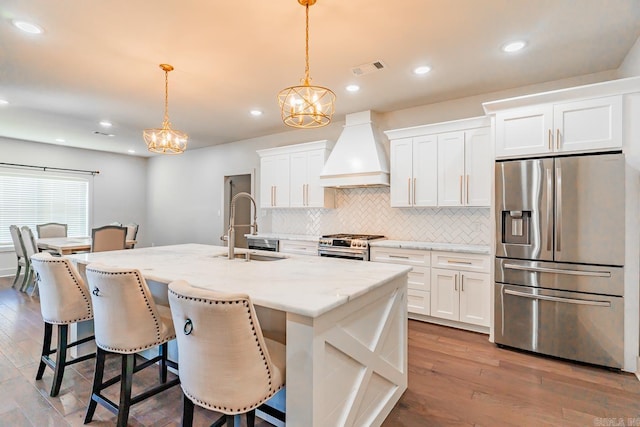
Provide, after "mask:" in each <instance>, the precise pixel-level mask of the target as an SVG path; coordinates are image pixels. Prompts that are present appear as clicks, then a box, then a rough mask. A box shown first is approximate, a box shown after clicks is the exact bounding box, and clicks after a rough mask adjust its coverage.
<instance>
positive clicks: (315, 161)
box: [258, 141, 334, 208]
mask: <svg viewBox="0 0 640 427" xmlns="http://www.w3.org/2000/svg"><path fill="white" fill-rule="evenodd" d="M329 149H330V144H329V143H328V141H317V142H309V143H305V144H297V145H290V146H286V147H278V148H271V149H266V150H259V151H258V155H259V156H260V207H263V208H288V207H292V208H332V207H334V190H333V189H330V188H324V187H322V186H321V185H320V172H322V168H323V166H324V162H325V160H326V159H327V157H328V156H329Z"/></svg>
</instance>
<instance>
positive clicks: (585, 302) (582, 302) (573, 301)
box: [504, 289, 611, 307]
mask: <svg viewBox="0 0 640 427" xmlns="http://www.w3.org/2000/svg"><path fill="white" fill-rule="evenodd" d="M504 293H505V294H507V295H513V296H517V297H524V298H531V299H541V300H545V301H554V302H564V303H568V304H580V305H594V306H598V307H611V302H609V301H590V300H584V299H576V298H560V297H552V296H548V295H534V294H528V293H526V292H518V291H512V290H511V289H505V290H504Z"/></svg>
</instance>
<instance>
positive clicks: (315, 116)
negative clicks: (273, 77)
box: [278, 0, 336, 129]
mask: <svg viewBox="0 0 640 427" xmlns="http://www.w3.org/2000/svg"><path fill="white" fill-rule="evenodd" d="M298 3H300V4H301V5H302V6H304V7H305V9H306V29H305V35H306V37H305V69H304V78H303V79H302V80H301V82H302V84H301V85H299V86H291V87H288V88H286V89H282V90H281V91H280V93H279V94H278V102H279V104H280V111H281V114H282V121H284V123H285V124H286V125H287V126H291V127H294V128H302V129H309V128H317V127H321V126H326V125H328V124H329V123H330V122H331V116H332V115H333V111H334V103H335V100H336V95H335V94H334V93H333V92H332V91H331V89H327V88H326V87H322V86H312V85H311V77H310V76H309V7H310V6H313V5H314V4H315V3H316V0H298Z"/></svg>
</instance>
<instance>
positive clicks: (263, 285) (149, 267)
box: [68, 243, 411, 317]
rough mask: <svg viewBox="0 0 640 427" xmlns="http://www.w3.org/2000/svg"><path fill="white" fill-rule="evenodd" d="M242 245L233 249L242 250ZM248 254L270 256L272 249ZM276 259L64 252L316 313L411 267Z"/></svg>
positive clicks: (214, 251) (218, 250)
mask: <svg viewBox="0 0 640 427" xmlns="http://www.w3.org/2000/svg"><path fill="white" fill-rule="evenodd" d="M246 251H248V250H247V249H239V248H237V249H236V251H235V252H236V253H240V254H242V253H245V252H246ZM249 252H252V253H257V254H260V253H261V254H264V255H270V256H273V255H274V254H273V252H265V251H255V250H251V251H249ZM278 256H281V257H283V258H284V259H282V260H277V261H257V260H253V261H249V262H246V261H245V260H244V259H235V260H228V259H227V248H226V247H224V246H210V245H201V244H195V243H190V244H184V245H172V246H155V247H150V248H140V249H128V250H123V251H110V252H94V253H85V254H76V255H69V256H68V258H69V259H71V260H72V261H74V262H76V263H80V264H88V263H92V262H99V263H102V264H106V265H110V266H117V267H123V268H137V269H139V270H140V271H141V272H142V275H143V276H144V277H145V279H147V280H153V281H157V282H160V283H170V282H172V281H174V280H180V279H182V280H186V281H187V282H189V283H191V285H193V286H196V287H200V288H204V289H214V290H217V291H222V292H243V293H247V294H248V295H249V296H250V297H251V299H252V301H253V302H254V304H256V305H260V306H264V307H268V308H272V309H276V310H282V311H285V312H289V313H295V314H300V315H303V316H308V317H318V316H320V315H322V314H323V313H326V312H328V311H330V310H332V309H334V308H335V307H338V306H340V305H342V304H345V303H347V302H349V301H350V300H352V299H354V298H356V297H358V296H360V295H363V294H365V293H367V292H369V291H372V290H373V289H376V288H377V287H379V286H381V285H383V284H385V283H387V282H388V281H390V280H393V279H395V278H397V277H400V276H402V275H404V274H406V273H407V272H409V271H410V270H411V267H407V266H401V265H395V264H383V263H373V262H363V261H357V260H347V259H335V258H325V257H310V256H305V255H289V254H287V255H283V254H278Z"/></svg>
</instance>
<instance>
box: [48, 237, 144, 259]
mask: <svg viewBox="0 0 640 427" xmlns="http://www.w3.org/2000/svg"><path fill="white" fill-rule="evenodd" d="M136 243H137V241H136V240H130V239H128V240H127V241H126V244H127V246H129V245H135V244H136ZM36 244H37V245H38V249H40V250H49V251H54V252H57V253H59V254H60V255H70V254H74V253H80V252H89V251H90V250H91V237H47V238H42V239H38V240H37V242H36Z"/></svg>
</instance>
